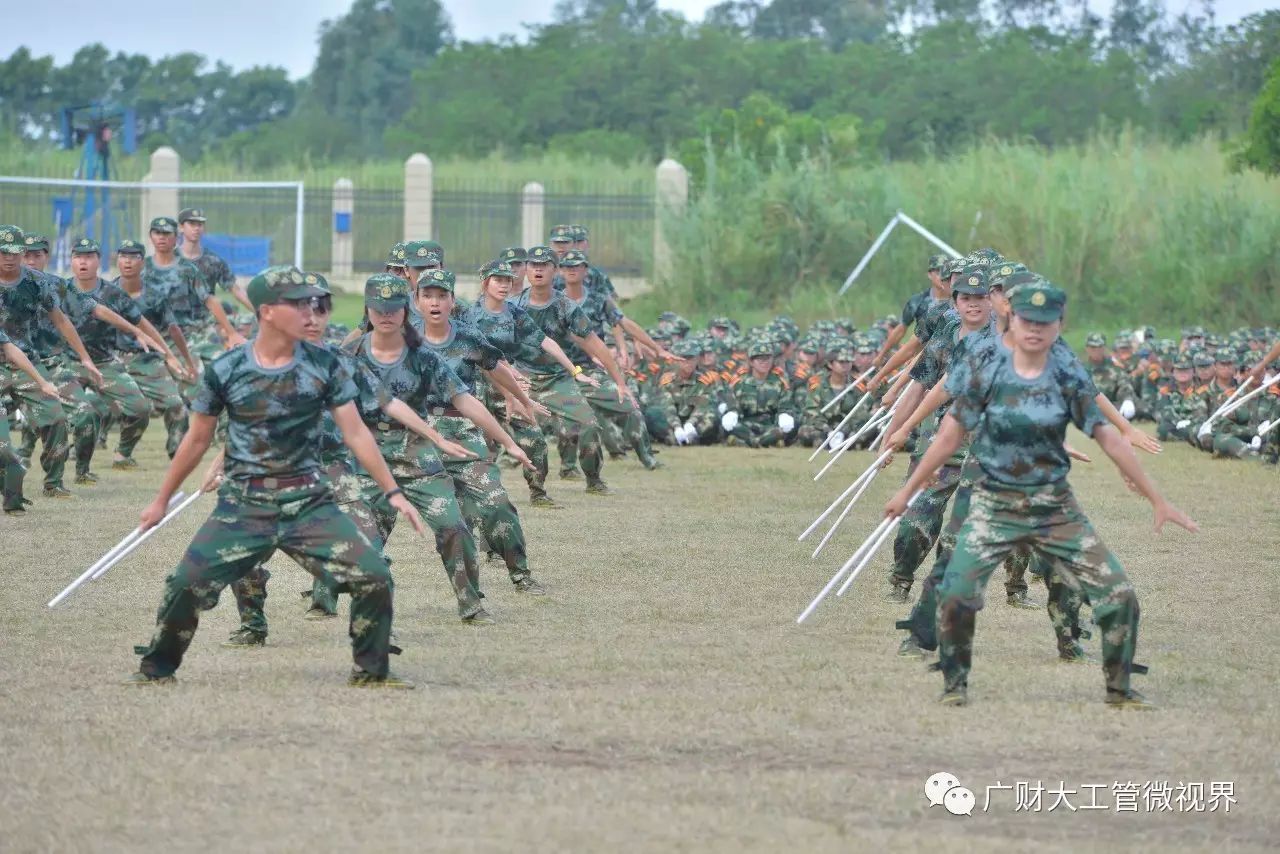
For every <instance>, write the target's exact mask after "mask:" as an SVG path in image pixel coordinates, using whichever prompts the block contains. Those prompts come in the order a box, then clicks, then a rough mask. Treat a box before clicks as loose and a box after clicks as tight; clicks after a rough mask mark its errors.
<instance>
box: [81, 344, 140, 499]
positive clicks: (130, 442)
mask: <svg viewBox="0 0 1280 854" xmlns="http://www.w3.org/2000/svg"><path fill="white" fill-rule="evenodd" d="M95 367H97V369H98V370H99V371H100V372H101V373H102V387H101V388H99V389H97V394H96V395H95V396H94V399H93V400H94V407H95V410H96V412H97V415H98V423H99V424H101V423H102V420H103V419H104V418H105V417H106V415H107V413H108V412H110V411H112V410H113V408H114V411H115V412H117V413H118V414H119V418H120V444H119V445H117V447H116V452H117V453H118V454H120V455H121V456H125V457H127V456H129V454H130V453H131V452H132V451H133V448H134V447H135V446H136V445H137V444H138V440H139V439H141V438H142V434H143V433H144V432H146V429H147V425H148V424H150V423H151V401H149V400H148V399H147V397H146V395H144V394H143V393H142V390H141V389H139V388H138V384H137V383H136V382H134V381H133V377H131V376H130V375H129V372H128V370H127V369H126V368H125V365H124V363H123V362H121V361H119V360H118V359H112V360H111V361H108V362H95ZM97 444H98V437H97V435H94V436H92V437H83V436H81V437H78V438H77V443H76V449H75V451H76V474H78V475H81V474H85V473H87V472H88V471H89V464H90V462H91V461H92V460H93V452H94V449H95V448H96V447H97Z"/></svg>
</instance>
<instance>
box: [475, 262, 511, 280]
mask: <svg viewBox="0 0 1280 854" xmlns="http://www.w3.org/2000/svg"><path fill="white" fill-rule="evenodd" d="M491 276H497V277H498V278H500V279H514V278H515V277H516V272H515V270H512V269H511V265H510V264H508V263H507V262H506V261H490V262H489V263H487V264H485V265H484V266H483V267H481V268H480V278H482V279H487V278H489V277H491Z"/></svg>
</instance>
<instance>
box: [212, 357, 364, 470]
mask: <svg viewBox="0 0 1280 854" xmlns="http://www.w3.org/2000/svg"><path fill="white" fill-rule="evenodd" d="M254 340H256V339H253V340H250V341H249V342H248V343H245V344H242V345H240V346H239V347H236V348H234V349H232V350H229V351H227V352H226V353H223V354H222V355H221V356H219V357H218V358H216V359H214V360H213V362H212V363H211V364H210V365H209V366H208V367H207V368H206V369H205V372H204V374H203V377H202V380H201V384H200V387H199V390H198V391H197V393H196V395H195V398H194V399H193V400H192V402H191V409H192V411H194V412H199V413H201V414H204V415H211V416H215V417H216V416H219V415H221V414H222V413H224V412H225V413H226V414H227V445H226V452H227V461H226V473H227V477H229V478H231V479H233V480H234V479H241V478H249V477H293V476H296V475H300V474H308V473H311V472H315V471H318V470H319V468H320V458H319V453H320V447H321V432H322V429H323V421H324V413H325V412H327V411H329V410H331V409H334V408H336V407H338V406H342V405H343V404H345V403H350V402H351V401H353V400H355V399H356V396H357V389H356V385H355V382H354V381H353V380H352V377H351V372H350V371H348V370H347V368H346V367H344V366H343V364H342V362H341V361H340V360H339V359H338V357H337V355H336V354H334V353H333V352H331V351H329V350H328V349H326V348H324V347H317V346H316V345H314V344H309V343H307V342H305V341H299V342H298V344H297V346H296V347H295V349H294V354H293V361H291V362H290V363H289V364H287V365H285V366H283V367H280V368H264V367H262V366H261V365H259V364H258V360H257V359H256V358H255V357H254V354H253V343H254Z"/></svg>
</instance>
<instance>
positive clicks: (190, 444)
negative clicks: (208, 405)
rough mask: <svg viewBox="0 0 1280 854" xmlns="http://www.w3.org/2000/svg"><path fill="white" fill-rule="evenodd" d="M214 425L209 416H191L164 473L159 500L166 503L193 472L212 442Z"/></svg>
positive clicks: (213, 419)
mask: <svg viewBox="0 0 1280 854" xmlns="http://www.w3.org/2000/svg"><path fill="white" fill-rule="evenodd" d="M206 419H207V421H206ZM216 424H217V419H216V418H213V417H212V416H210V415H200V414H193V415H192V416H191V426H190V429H188V430H187V435H185V436H183V437H182V442H181V444H179V445H178V450H177V452H176V453H175V454H174V455H173V461H172V462H170V463H169V469H168V471H166V472H165V473H164V480H163V481H162V482H161V484H160V493H159V495H158V497H159V498H160V499H162V500H163V501H165V502H168V500H169V499H170V498H171V497H172V496H173V494H174V493H175V492H177V491H178V487H180V486H182V483H183V481H185V480H186V479H187V477H188V476H189V475H190V474H191V472H193V471H195V468H196V466H198V465H199V464H200V460H201V459H202V458H203V457H204V454H205V451H207V450H209V445H210V443H212V442H213V429H214V426H215V425H216Z"/></svg>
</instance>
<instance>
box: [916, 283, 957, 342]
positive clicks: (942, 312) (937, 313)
mask: <svg viewBox="0 0 1280 854" xmlns="http://www.w3.org/2000/svg"><path fill="white" fill-rule="evenodd" d="M929 299H930V300H932V302H930V303H929V305H927V306H926V307H925V309H924V313H923V314H921V315H920V316H919V317H917V318H916V337H917V338H919V339H920V340H921V341H925V342H927V341H928V340H929V339H930V338H931V337H932V336H933V332H934V330H935V329H937V327H938V324H939V323H941V322H942V319H943V318H944V317H945V316H946V314H947V312H948V311H952V310H954V306H952V304H951V300H949V299H934V297H933V295H932V294H930V296H929Z"/></svg>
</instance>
